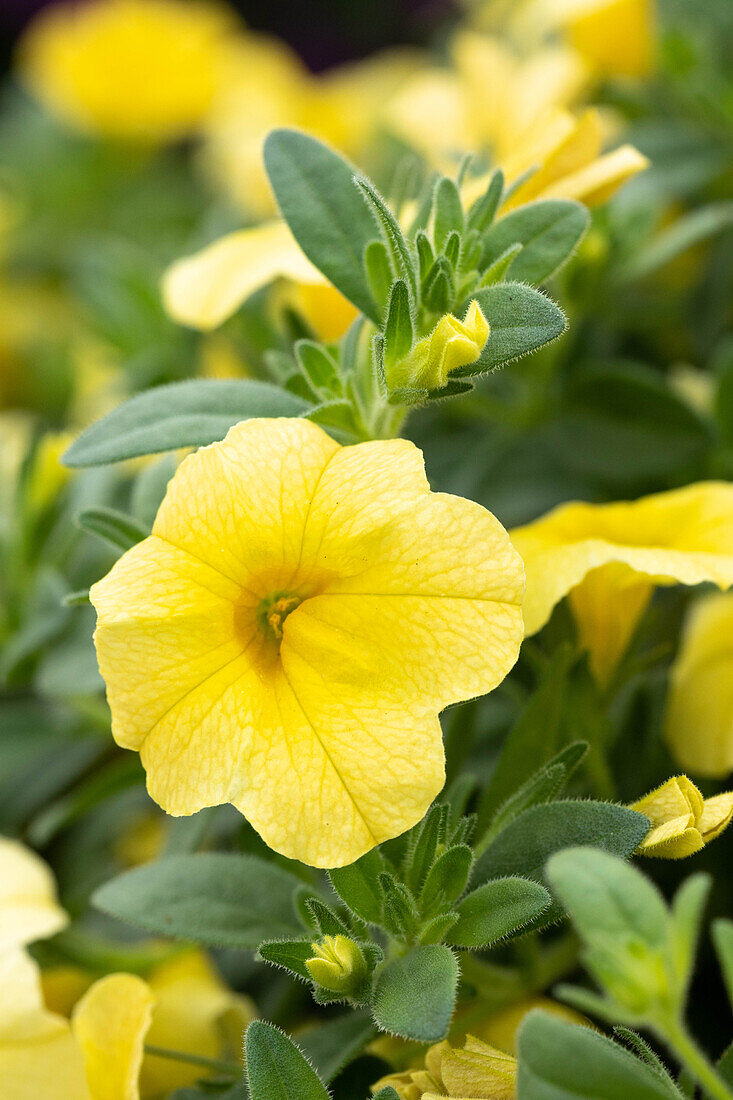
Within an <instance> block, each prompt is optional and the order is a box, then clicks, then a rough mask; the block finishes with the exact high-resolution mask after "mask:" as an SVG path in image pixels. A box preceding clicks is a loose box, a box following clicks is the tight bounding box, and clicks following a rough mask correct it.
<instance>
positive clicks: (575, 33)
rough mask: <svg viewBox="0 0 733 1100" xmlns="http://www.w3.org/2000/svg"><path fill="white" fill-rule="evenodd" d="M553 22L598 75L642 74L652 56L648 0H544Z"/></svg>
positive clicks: (652, 14) (652, 36)
mask: <svg viewBox="0 0 733 1100" xmlns="http://www.w3.org/2000/svg"><path fill="white" fill-rule="evenodd" d="M545 3H546V5H547V7H548V8H549V12H550V14H551V17H554V18H553V19H552V21H553V23H555V25H559V26H560V27H561V28H562V29H563V30H564V32H565V35H566V37H567V41H568V42H569V43H570V45H571V46H572V47H573V48H574V49H576V50H577V51H578V53H579V54H580V55H581V57H582V58H583V60H584V61H585V62H587V64H588V65H589V66H590V67H591V68H592V70H593V72H594V73H597V74H598V75H599V76H608V77H618V76H622V77H632V78H635V79H636V78H639V77H643V76H646V75H647V73H648V72H649V70H650V69H651V67H652V62H653V59H654V31H655V28H654V4H653V2H652V0H545Z"/></svg>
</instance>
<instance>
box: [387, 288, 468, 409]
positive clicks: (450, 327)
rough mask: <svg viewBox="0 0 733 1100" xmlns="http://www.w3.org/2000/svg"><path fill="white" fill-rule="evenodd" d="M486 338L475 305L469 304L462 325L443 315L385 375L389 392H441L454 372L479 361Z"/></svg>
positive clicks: (449, 316) (448, 315)
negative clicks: (401, 389)
mask: <svg viewBox="0 0 733 1100" xmlns="http://www.w3.org/2000/svg"><path fill="white" fill-rule="evenodd" d="M488 336H489V323H488V321H487V320H486V318H485V317H484V315H483V313H482V312H481V309H480V308H479V304H478V302H476V301H473V302H471V304H470V306H469V307H468V311H467V313H466V316H465V317H464V319H463V320H462V321H459V319H458V318H457V317H454V316H453V314H452V313H446V314H445V316H444V317H441V319H440V320H439V321H438V323H437V325H436V326H435V328H434V329H433V331H432V332H431V333H430V335H429V336H425V337H423V339H422V340H418V342H417V343H416V344H415V346H414V348H413V349H412V351H411V352H410V354H409V355H408V356H407V357H406V358H405V359H403V360H402V361H401V362H400V363H397V364H396V365H395V366H394V367H393V368H392V369H391V370H390V371H389V372H388V374H387V385H388V387H389V389H390V390H395V389H398V388H399V387H401V386H410V387H416V388H419V389H426V390H436V389H442V387H443V386H445V384H446V382H447V381H448V379H449V376H450V375H451V373H452V372H453V371H455V370H457V369H458V368H459V367H465V366H468V364H469V363H474V362H475V361H476V360H477V359H478V358H479V356H480V355H481V352H482V350H483V347H484V344H485V343H486V341H487V339H488Z"/></svg>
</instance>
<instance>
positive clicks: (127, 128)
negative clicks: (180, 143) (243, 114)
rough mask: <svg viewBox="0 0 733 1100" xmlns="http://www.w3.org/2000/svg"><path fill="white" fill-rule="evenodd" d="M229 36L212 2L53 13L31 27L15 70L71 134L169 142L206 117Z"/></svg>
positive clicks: (61, 8)
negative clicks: (73, 128) (79, 130)
mask: <svg viewBox="0 0 733 1100" xmlns="http://www.w3.org/2000/svg"><path fill="white" fill-rule="evenodd" d="M233 29H234V21H233V18H232V16H231V15H230V13H229V12H228V11H227V9H226V8H225V7H224V6H223V5H220V4H218V3H216V2H214V0H185V2H184V0H90V2H88V3H85V4H81V3H73V4H72V3H65V4H60V5H54V6H53V7H49V8H47V9H46V10H45V11H43V12H42V14H41V15H39V16H38V17H37V18H36V19H35V20H34V21H33V23H32V24H31V26H30V29H29V30H28V32H27V33H26V35H25V38H24V39H23V41H22V42H21V47H20V52H19V68H20V73H21V76H22V77H23V78H24V79H25V81H26V82H27V83H28V85H29V87H30V88H31V90H32V91H33V92H34V93H35V94H36V95H37V96H38V98H39V99H40V100H42V102H43V103H44V104H45V105H46V106H47V107H48V109H49V110H51V111H52V112H53V113H54V114H57V115H59V116H61V117H62V118H64V119H65V120H66V121H68V122H70V123H71V124H72V125H74V126H77V127H80V128H82V129H84V130H89V131H92V132H96V133H101V134H108V135H111V136H112V137H116V138H124V139H132V140H136V141H137V140H142V141H156V142H157V141H169V140H172V139H175V138H178V137H181V136H183V135H185V134H187V133H190V132H191V131H192V130H194V129H196V128H197V127H199V126H200V124H201V123H202V121H203V119H204V117H205V115H206V114H207V113H208V111H209V110H210V108H211V106H212V103H213V101H214V97H215V94H216V92H217V89H218V87H219V84H220V80H221V75H222V65H223V60H224V56H225V53H224V48H225V40H226V37H227V35H228V33H229V32H230V31H231V30H233Z"/></svg>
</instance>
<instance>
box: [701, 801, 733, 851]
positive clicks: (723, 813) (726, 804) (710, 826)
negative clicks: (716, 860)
mask: <svg viewBox="0 0 733 1100" xmlns="http://www.w3.org/2000/svg"><path fill="white" fill-rule="evenodd" d="M731 818H733V791H725V792H724V793H723V794H716V795H713V797H712V798H706V799H705V802H704V803H703V808H702V816H701V817H700V831H701V832H702V837H703V840H704V842H705V843H706V844H707V843H708V842H709V841H711V840H715V838H716V837H718V836H720V834H721V833H722V832H723V829H727V828H728V826H729V825H730V822H731Z"/></svg>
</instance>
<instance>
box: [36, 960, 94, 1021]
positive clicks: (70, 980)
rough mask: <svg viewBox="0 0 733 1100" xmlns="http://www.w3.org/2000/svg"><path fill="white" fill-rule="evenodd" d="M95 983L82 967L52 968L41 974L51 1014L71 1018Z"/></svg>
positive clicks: (44, 999) (44, 997)
mask: <svg viewBox="0 0 733 1100" xmlns="http://www.w3.org/2000/svg"><path fill="white" fill-rule="evenodd" d="M93 981H94V978H93V977H92V975H91V974H90V973H89V971H88V970H82V968H81V967H80V966H51V967H49V968H48V969H46V970H43V972H42V973H41V988H42V990H43V1002H44V1004H45V1005H46V1008H47V1009H48V1010H49V1012H56V1013H57V1014H58V1015H59V1016H67V1017H68V1016H71V1011H72V1009H73V1007H74V1005H75V1004H76V1002H77V1001H78V1000H80V998H81V997H83V996H84V994H85V993H86V991H87V990H88V989H89V986H90V985H91V984H92V982H93Z"/></svg>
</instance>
